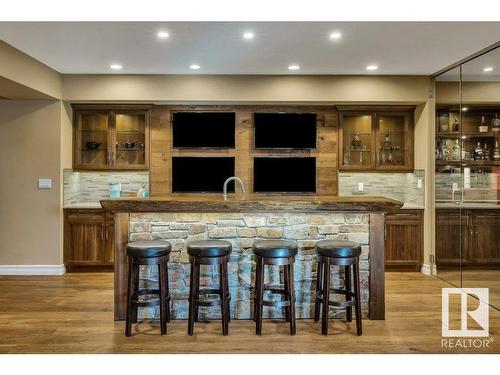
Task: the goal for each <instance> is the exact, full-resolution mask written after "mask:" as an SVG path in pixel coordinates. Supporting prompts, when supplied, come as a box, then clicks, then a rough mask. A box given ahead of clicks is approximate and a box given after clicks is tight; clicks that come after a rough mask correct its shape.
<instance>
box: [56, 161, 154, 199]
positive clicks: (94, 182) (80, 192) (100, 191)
mask: <svg viewBox="0 0 500 375" xmlns="http://www.w3.org/2000/svg"><path fill="white" fill-rule="evenodd" d="M111 182H121V184H122V193H128V192H137V191H138V190H139V189H140V188H141V186H142V185H146V190H147V191H149V173H148V172H135V171H134V172H115V171H112V172H108V171H106V172H90V171H89V172H86V171H82V172H76V171H73V170H71V169H65V170H64V205H70V204H75V203H97V202H99V200H101V199H102V198H106V197H108V196H109V184H110V183H111Z"/></svg>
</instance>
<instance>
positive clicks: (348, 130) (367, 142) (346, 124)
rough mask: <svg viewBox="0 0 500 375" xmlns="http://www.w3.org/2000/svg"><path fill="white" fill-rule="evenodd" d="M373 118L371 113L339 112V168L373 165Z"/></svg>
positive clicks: (368, 167)
mask: <svg viewBox="0 0 500 375" xmlns="http://www.w3.org/2000/svg"><path fill="white" fill-rule="evenodd" d="M373 120H374V115H373V114H371V113H341V114H340V123H341V127H340V139H341V142H340V150H339V151H340V152H339V154H340V155H341V159H340V160H341V168H342V169H344V170H367V169H372V168H373V167H374V160H373V147H374V142H373V141H374V137H373Z"/></svg>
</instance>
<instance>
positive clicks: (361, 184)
mask: <svg viewBox="0 0 500 375" xmlns="http://www.w3.org/2000/svg"><path fill="white" fill-rule="evenodd" d="M364 189H365V185H364V184H363V183H362V182H358V191H363V190H364Z"/></svg>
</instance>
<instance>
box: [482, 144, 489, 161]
mask: <svg viewBox="0 0 500 375" xmlns="http://www.w3.org/2000/svg"><path fill="white" fill-rule="evenodd" d="M483 160H490V149H489V148H488V145H487V144H486V142H484V146H483Z"/></svg>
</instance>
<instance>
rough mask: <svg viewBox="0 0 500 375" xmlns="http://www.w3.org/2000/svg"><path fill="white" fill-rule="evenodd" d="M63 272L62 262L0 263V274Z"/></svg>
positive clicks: (31, 274) (19, 274) (17, 274)
mask: <svg viewBox="0 0 500 375" xmlns="http://www.w3.org/2000/svg"><path fill="white" fill-rule="evenodd" d="M65 273H66V267H65V266H64V264H33V265H28V264H27V265H24V264H20V265H16V264H12V265H0V275H3V276H36V275H64V274H65Z"/></svg>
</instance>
